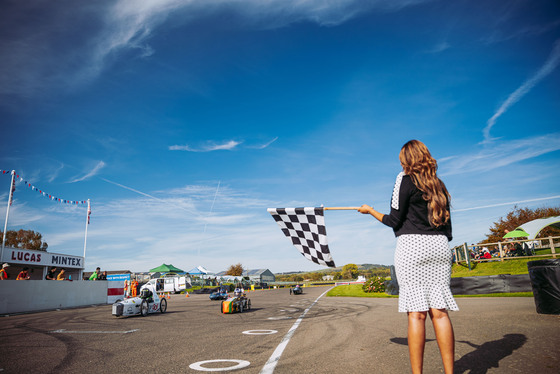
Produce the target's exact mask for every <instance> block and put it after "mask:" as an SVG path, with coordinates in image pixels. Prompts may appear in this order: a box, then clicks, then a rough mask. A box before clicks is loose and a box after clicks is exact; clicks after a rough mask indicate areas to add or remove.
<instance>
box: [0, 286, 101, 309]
mask: <svg viewBox="0 0 560 374" xmlns="http://www.w3.org/2000/svg"><path fill="white" fill-rule="evenodd" d="M107 284H108V282H105V281H92V282H89V281H74V282H68V281H48V280H27V281H14V280H11V281H0V314H11V313H21V312H34V311H40V310H52V309H59V308H60V309H62V308H72V307H78V306H87V305H95V304H107Z"/></svg>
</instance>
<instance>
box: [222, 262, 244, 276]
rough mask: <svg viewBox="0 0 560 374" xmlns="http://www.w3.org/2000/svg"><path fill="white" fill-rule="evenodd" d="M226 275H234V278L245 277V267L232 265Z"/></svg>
mask: <svg viewBox="0 0 560 374" xmlns="http://www.w3.org/2000/svg"><path fill="white" fill-rule="evenodd" d="M226 275H233V276H236V277H240V276H242V275H243V265H241V264H236V265H231V266H230V267H229V268H228V269H227V271H226Z"/></svg>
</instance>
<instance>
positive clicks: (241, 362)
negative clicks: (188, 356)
mask: <svg viewBox="0 0 560 374" xmlns="http://www.w3.org/2000/svg"><path fill="white" fill-rule="evenodd" d="M214 362H236V363H237V365H234V366H228V367H223V368H205V367H203V366H202V365H205V364H210V363H214ZM249 365H251V363H250V362H249V361H245V360H206V361H198V362H195V363H193V364H190V365H189V367H190V368H191V369H193V370H198V371H228V370H237V369H243V368H244V367H247V366H249Z"/></svg>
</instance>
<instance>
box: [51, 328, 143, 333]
mask: <svg viewBox="0 0 560 374" xmlns="http://www.w3.org/2000/svg"><path fill="white" fill-rule="evenodd" d="M139 330H140V329H134V330H128V331H68V330H64V329H60V330H54V331H50V333H51V334H130V333H131V332H136V331H139Z"/></svg>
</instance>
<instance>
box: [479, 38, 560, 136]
mask: <svg viewBox="0 0 560 374" xmlns="http://www.w3.org/2000/svg"><path fill="white" fill-rule="evenodd" d="M559 63H560V40H557V41H556V42H555V43H554V47H553V48H552V52H551V53H550V56H548V59H547V60H546V62H545V63H544V65H543V66H542V67H541V68H540V69H539V70H538V71H537V72H536V73H535V74H534V75H533V76H532V77H530V78H529V79H527V80H526V81H525V82H524V83H523V84H522V85H521V86H520V87H519V88H518V89H516V90H515V91H513V92H512V93H511V94H510V95H509V96H508V98H507V99H506V100H505V101H504V102H503V103H502V104H501V105H500V107H499V108H498V110H496V112H495V113H494V114H493V115H492V117H490V119H488V121H487V123H486V127H485V128H484V130H483V131H482V133H483V135H484V142H489V141H491V140H492V138H491V137H490V130H492V127H494V125H495V124H496V121H497V120H498V118H500V116H501V115H502V114H504V113H505V112H506V111H507V110H508V109H509V108H510V107H511V106H512V105H513V104H515V103H517V102H518V101H519V100H521V98H523V96H525V95H526V94H528V93H529V92H530V91H531V90H532V89H533V87H535V85H537V83H539V82H540V81H541V80H542V79H544V78H545V77H546V76H547V75H549V74H550V73H552V72H553V71H554V69H556V67H557V66H558V64H559Z"/></svg>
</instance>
